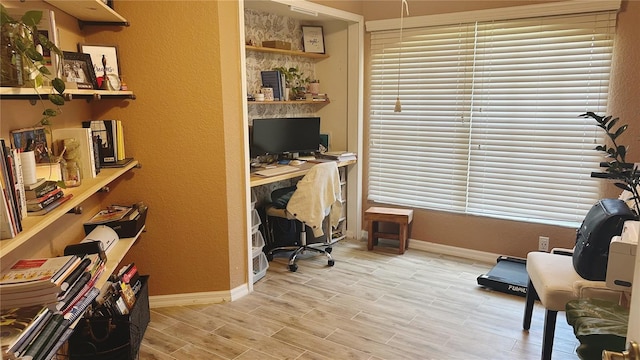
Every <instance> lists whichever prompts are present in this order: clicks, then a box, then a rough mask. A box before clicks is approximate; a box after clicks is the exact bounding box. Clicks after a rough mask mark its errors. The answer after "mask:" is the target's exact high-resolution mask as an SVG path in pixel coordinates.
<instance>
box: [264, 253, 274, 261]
mask: <svg viewBox="0 0 640 360" xmlns="http://www.w3.org/2000/svg"><path fill="white" fill-rule="evenodd" d="M265 255H267V261H269V262H271V260H273V254H272V253H267V254H265Z"/></svg>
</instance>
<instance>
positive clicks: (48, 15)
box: [7, 8, 60, 75]
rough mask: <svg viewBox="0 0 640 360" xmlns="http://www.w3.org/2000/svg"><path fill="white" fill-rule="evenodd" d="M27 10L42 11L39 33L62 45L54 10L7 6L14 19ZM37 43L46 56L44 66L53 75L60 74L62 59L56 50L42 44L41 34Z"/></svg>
mask: <svg viewBox="0 0 640 360" xmlns="http://www.w3.org/2000/svg"><path fill="white" fill-rule="evenodd" d="M27 11H41V12H42V18H41V19H40V23H38V34H39V35H42V36H44V37H46V38H47V39H49V41H50V42H52V43H53V44H54V45H55V46H58V47H59V46H60V44H59V41H58V29H57V28H56V18H55V13H54V12H53V10H47V9H18V8H7V14H9V16H11V17H12V18H13V19H16V20H19V19H20V18H21V17H22V16H23V15H24V14H25V13H26V12H27ZM35 45H36V48H37V49H41V50H42V57H43V58H44V60H43V63H44V66H45V67H46V68H47V69H48V70H49V72H51V74H52V75H58V70H59V67H60V59H59V57H58V55H56V53H55V52H52V51H51V50H49V49H47V48H46V47H44V46H42V45H41V42H40V39H39V36H37V37H36V38H35Z"/></svg>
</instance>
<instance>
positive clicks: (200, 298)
mask: <svg viewBox="0 0 640 360" xmlns="http://www.w3.org/2000/svg"><path fill="white" fill-rule="evenodd" d="M247 294H249V287H248V286H247V284H243V285H240V286H238V287H236V288H234V289H231V290H227V291H208V292H198V293H186V294H171V295H154V296H149V307H150V308H152V309H153V308H161V307H168V306H185V305H200V304H219V303H223V302H230V301H235V300H238V299H239V298H241V297H243V296H245V295H247Z"/></svg>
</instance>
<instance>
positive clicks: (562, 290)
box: [522, 249, 622, 360]
mask: <svg viewBox="0 0 640 360" xmlns="http://www.w3.org/2000/svg"><path fill="white" fill-rule="evenodd" d="M571 255H572V250H568V249H553V250H552V251H551V253H546V252H530V253H529V254H528V255H527V274H528V275H529V284H528V287H527V297H526V302H525V311H524V319H523V322H522V327H523V329H525V330H529V328H530V326H531V317H532V315H533V305H534V302H535V300H536V299H539V300H540V303H541V304H542V306H543V307H544V308H545V318H544V329H543V339H542V355H541V359H542V360H550V359H551V351H552V348H553V337H554V334H555V328H556V318H557V315H558V311H564V310H565V306H566V304H567V303H568V302H569V301H571V300H575V299H579V298H598V299H603V300H609V301H612V302H616V303H617V302H619V300H620V296H621V295H622V292H620V291H616V290H610V289H608V288H607V287H606V282H605V281H590V280H585V279H583V278H582V277H581V276H580V275H578V273H577V272H576V271H575V269H574V267H573V260H572V257H571Z"/></svg>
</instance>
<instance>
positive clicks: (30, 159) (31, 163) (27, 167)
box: [20, 151, 38, 185]
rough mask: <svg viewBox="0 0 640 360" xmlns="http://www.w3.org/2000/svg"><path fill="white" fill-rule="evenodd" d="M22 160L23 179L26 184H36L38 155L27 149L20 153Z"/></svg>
mask: <svg viewBox="0 0 640 360" xmlns="http://www.w3.org/2000/svg"><path fill="white" fill-rule="evenodd" d="M20 162H21V163H22V179H23V181H24V183H25V184H26V185H28V184H34V183H35V182H37V181H38V177H37V176H36V157H35V154H34V153H33V151H25V152H21V153H20Z"/></svg>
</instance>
